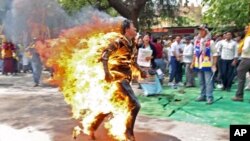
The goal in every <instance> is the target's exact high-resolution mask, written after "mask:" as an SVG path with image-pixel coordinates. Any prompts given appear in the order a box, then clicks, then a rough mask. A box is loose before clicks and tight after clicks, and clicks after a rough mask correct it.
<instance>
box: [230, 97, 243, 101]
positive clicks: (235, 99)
mask: <svg viewBox="0 0 250 141" xmlns="http://www.w3.org/2000/svg"><path fill="white" fill-rule="evenodd" d="M232 100H233V101H240V102H242V101H243V97H238V96H235V97H233V98H232Z"/></svg>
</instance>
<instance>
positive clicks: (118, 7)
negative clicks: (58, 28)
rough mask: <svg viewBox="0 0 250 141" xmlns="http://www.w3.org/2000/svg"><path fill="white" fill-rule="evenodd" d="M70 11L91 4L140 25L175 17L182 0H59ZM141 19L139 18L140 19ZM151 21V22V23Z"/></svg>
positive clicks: (72, 11)
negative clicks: (160, 18)
mask: <svg viewBox="0 0 250 141" xmlns="http://www.w3.org/2000/svg"><path fill="white" fill-rule="evenodd" d="M58 1H59V3H60V4H61V5H62V7H64V8H65V9H66V10H67V11H68V12H69V13H74V12H76V11H79V10H80V9H81V8H82V7H83V6H86V5H91V6H94V7H96V8H97V9H99V10H102V11H106V12H108V13H109V14H111V15H117V14H120V15H121V16H123V17H125V18H128V19H130V20H132V21H133V22H134V24H135V25H136V26H137V27H138V22H139V21H140V25H142V26H144V27H145V26H148V25H149V24H150V25H153V24H155V23H157V20H159V17H162V18H165V17H174V16H175V14H174V13H175V12H174V11H176V9H177V7H178V6H179V3H181V1H178V0H154V2H153V1H152V0H73V1H72V0H58ZM138 19H139V20H138ZM149 21H150V23H149Z"/></svg>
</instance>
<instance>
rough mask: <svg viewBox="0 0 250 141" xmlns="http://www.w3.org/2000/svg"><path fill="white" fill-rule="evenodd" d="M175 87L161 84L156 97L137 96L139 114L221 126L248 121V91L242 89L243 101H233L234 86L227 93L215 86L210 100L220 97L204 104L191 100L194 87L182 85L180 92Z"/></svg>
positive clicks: (249, 93)
mask: <svg viewBox="0 0 250 141" xmlns="http://www.w3.org/2000/svg"><path fill="white" fill-rule="evenodd" d="M179 90H180V89H171V88H170V87H164V89H163V91H162V94H161V95H159V96H150V97H145V96H138V98H139V100H140V103H141V106H142V108H141V111H140V114H144V115H149V116H154V117H160V118H168V119H174V120H179V121H186V122H191V123H198V124H209V125H212V126H216V127H221V128H228V127H229V125H230V124H250V102H249V100H250V91H245V100H244V102H233V101H231V98H232V97H233V96H234V94H235V92H236V86H235V85H234V86H233V88H232V90H231V92H226V91H221V90H219V89H215V90H214V99H215V100H216V99H218V98H220V97H221V96H222V97H223V99H221V100H219V101H217V102H215V103H214V104H212V105H207V104H206V102H195V98H196V97H197V96H198V95H199V92H200V91H199V88H198V87H196V88H185V89H183V90H184V91H185V93H184V94H181V93H180V92H179ZM169 101H170V102H169ZM173 110H174V111H175V112H173Z"/></svg>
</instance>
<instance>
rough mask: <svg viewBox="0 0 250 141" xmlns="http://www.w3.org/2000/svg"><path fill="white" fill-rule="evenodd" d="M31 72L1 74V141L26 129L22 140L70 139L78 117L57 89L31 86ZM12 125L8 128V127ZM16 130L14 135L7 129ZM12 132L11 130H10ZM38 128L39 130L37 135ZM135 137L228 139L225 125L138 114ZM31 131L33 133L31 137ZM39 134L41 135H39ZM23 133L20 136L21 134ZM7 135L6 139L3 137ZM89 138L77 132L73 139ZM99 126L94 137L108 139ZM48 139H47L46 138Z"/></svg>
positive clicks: (185, 140)
mask: <svg viewBox="0 0 250 141" xmlns="http://www.w3.org/2000/svg"><path fill="white" fill-rule="evenodd" d="M32 85H33V83H32V78H31V75H30V74H25V75H24V74H22V75H19V76H0V103H1V106H0V141H16V140H19V141H20V140H23V139H21V137H19V138H18V133H21V131H22V130H26V133H27V134H28V135H30V140H27V138H26V140H25V141H38V140H39V139H40V140H39V141H47V140H46V139H45V138H46V136H48V137H50V138H51V139H50V140H51V141H52V140H53V141H73V140H74V139H72V137H71V132H72V128H73V127H74V126H75V125H77V121H75V120H74V119H71V111H70V107H68V106H67V105H66V103H65V102H64V101H63V96H62V94H60V93H59V92H58V90H57V88H52V87H49V86H46V85H42V86H41V87H37V88H33V87H32ZM9 128H11V129H9ZM12 130H15V132H16V133H17V134H15V136H16V138H18V139H16V140H15V139H12V138H11V137H12V135H11V134H10V135H9V132H11V131H12ZM13 132H14V131H13ZM38 132H39V133H41V134H39V135H38ZM135 132H136V138H137V141H180V140H181V141H227V140H229V137H228V134H229V131H228V129H221V128H215V127H211V126H208V125H198V124H191V123H185V122H178V121H174V120H163V119H156V118H151V117H148V116H144V115H139V116H138V118H137V121H136V129H135ZM11 133H12V132H11ZM32 133H33V134H34V135H36V136H35V137H34V138H36V139H37V140H35V139H31V135H32ZM40 135H41V136H42V135H43V137H44V139H42V137H40ZM6 136H8V137H9V138H8V137H6ZM22 137H23V136H22ZM5 138H7V139H6V140H4V139H5ZM84 140H88V137H87V136H80V137H79V138H77V139H76V141H84ZM109 140H110V139H109V138H108V137H107V136H106V131H105V130H104V129H103V128H102V127H101V128H100V129H98V132H97V141H109ZM48 141H49V140H48Z"/></svg>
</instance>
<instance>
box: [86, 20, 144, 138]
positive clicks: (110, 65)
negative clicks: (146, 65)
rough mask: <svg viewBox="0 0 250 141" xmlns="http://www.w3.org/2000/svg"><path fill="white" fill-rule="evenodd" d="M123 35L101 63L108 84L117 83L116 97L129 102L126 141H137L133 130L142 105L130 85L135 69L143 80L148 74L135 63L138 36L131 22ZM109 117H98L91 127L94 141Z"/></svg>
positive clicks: (111, 45)
mask: <svg viewBox="0 0 250 141" xmlns="http://www.w3.org/2000/svg"><path fill="white" fill-rule="evenodd" d="M121 34H122V35H123V36H122V37H119V38H118V39H117V40H116V41H115V42H113V43H111V44H110V45H109V46H108V47H107V48H106V49H104V51H103V53H102V56H101V62H102V64H103V68H104V72H105V80H106V81H107V82H108V83H116V85H117V86H118V88H119V89H118V90H117V91H116V92H115V95H116V97H123V98H124V99H128V100H129V103H128V105H127V106H128V107H129V109H131V111H129V117H130V118H129V120H128V121H127V123H126V130H125V136H126V141H135V137H134V132H133V129H134V124H135V120H136V116H137V114H138V112H139V110H140V104H139V101H138V100H137V98H136V96H135V94H134V92H133V90H132V88H131V86H130V84H129V83H130V82H131V79H132V69H133V68H135V69H137V70H138V71H139V72H140V74H141V77H143V78H145V77H146V73H145V72H143V71H142V70H141V69H140V68H139V66H138V65H137V64H136V62H135V60H136V59H135V57H136V53H137V50H136V47H135V44H134V42H133V39H134V38H135V36H136V28H135V27H134V24H133V23H132V22H131V21H129V20H124V21H123V22H122V25H121ZM111 60H112V61H111ZM114 62H117V63H114ZM108 115H110V114H100V115H98V116H97V120H96V122H95V123H93V124H92V125H91V129H90V130H91V133H90V135H91V137H92V138H93V139H94V138H95V137H94V131H95V130H96V129H97V128H98V126H99V125H100V124H101V123H102V121H103V120H104V118H105V117H106V116H108Z"/></svg>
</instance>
